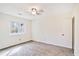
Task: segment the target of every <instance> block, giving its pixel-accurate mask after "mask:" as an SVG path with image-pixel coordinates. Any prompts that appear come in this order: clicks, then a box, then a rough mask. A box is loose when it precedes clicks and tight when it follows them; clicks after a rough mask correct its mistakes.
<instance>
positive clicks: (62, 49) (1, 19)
mask: <svg viewBox="0 0 79 59" xmlns="http://www.w3.org/2000/svg"><path fill="white" fill-rule="evenodd" d="M78 15H79V4H78V3H0V56H79V46H78V45H79V42H78V41H79V37H78V35H79V33H78V32H79V30H78V29H79V20H78V19H79V16H78Z"/></svg>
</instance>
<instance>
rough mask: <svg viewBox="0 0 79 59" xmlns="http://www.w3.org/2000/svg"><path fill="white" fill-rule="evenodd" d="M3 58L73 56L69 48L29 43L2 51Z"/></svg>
mask: <svg viewBox="0 0 79 59" xmlns="http://www.w3.org/2000/svg"><path fill="white" fill-rule="evenodd" d="M0 55H1V56H73V55H74V54H73V51H72V50H71V49H69V48H65V47H59V46H55V45H50V44H45V43H40V42H34V41H31V42H28V43H24V44H20V45H17V46H14V47H11V48H8V49H4V50H1V51H0Z"/></svg>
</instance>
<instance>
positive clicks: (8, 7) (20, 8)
mask: <svg viewBox="0 0 79 59" xmlns="http://www.w3.org/2000/svg"><path fill="white" fill-rule="evenodd" d="M73 6H74V4H66V3H63V4H62V3H35V4H34V3H0V12H3V13H7V14H10V15H14V16H19V17H23V18H27V19H33V18H36V17H41V16H43V15H48V14H50V15H51V14H52V15H53V14H54V15H55V14H56V13H60V12H59V11H58V9H61V10H62V13H61V14H63V13H67V12H70V11H72V8H73ZM31 7H37V8H38V9H44V12H43V14H42V15H40V16H32V15H30V14H29V13H26V11H27V10H29V9H30V8H31Z"/></svg>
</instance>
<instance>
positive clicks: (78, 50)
mask: <svg viewBox="0 0 79 59" xmlns="http://www.w3.org/2000/svg"><path fill="white" fill-rule="evenodd" d="M73 15H74V16H75V31H74V32H75V40H74V54H75V55H76V56H79V4H76V5H75V8H74V13H73Z"/></svg>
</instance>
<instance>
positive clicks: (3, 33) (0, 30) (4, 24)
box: [0, 13, 32, 49]
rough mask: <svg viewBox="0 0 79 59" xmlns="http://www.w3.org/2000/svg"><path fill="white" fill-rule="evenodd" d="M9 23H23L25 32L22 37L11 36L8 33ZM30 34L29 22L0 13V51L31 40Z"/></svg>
mask: <svg viewBox="0 0 79 59" xmlns="http://www.w3.org/2000/svg"><path fill="white" fill-rule="evenodd" d="M10 21H18V22H23V23H24V24H25V28H24V29H25V30H26V32H25V33H24V34H23V35H13V36H11V35H10V33H9V24H10V23H9V22H10ZM31 33H32V32H31V20H27V19H22V18H18V17H15V16H10V15H7V14H3V13H0V49H2V48H5V47H8V46H11V45H15V44H19V43H22V42H26V41H29V40H31V39H32V36H31ZM19 39H21V40H19Z"/></svg>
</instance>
